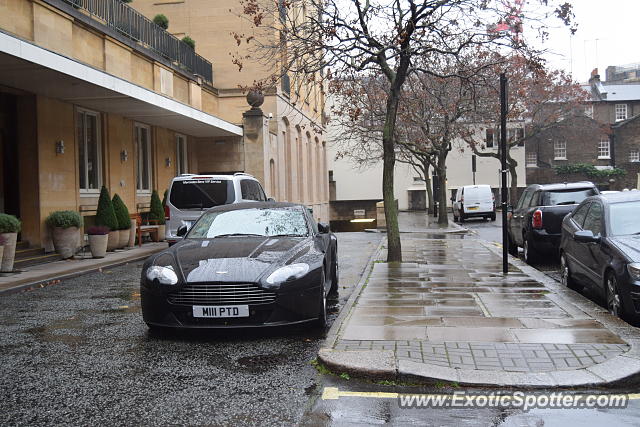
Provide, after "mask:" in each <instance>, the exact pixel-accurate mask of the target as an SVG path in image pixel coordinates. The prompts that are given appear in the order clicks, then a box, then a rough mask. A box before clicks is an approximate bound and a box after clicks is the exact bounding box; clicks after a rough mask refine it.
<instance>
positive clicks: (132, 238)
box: [127, 219, 137, 248]
mask: <svg viewBox="0 0 640 427" xmlns="http://www.w3.org/2000/svg"><path fill="white" fill-rule="evenodd" d="M136 225H137V223H136V220H135V219H132V220H131V228H130V229H129V242H128V244H127V247H129V248H132V247H134V246H135V245H136Z"/></svg>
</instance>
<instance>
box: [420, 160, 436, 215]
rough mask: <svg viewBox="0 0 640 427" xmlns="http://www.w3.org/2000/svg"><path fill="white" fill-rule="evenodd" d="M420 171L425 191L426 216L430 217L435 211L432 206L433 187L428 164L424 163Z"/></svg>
mask: <svg viewBox="0 0 640 427" xmlns="http://www.w3.org/2000/svg"><path fill="white" fill-rule="evenodd" d="M422 170H423V171H424V185H425V187H426V190H427V214H429V215H432V214H433V213H434V211H435V210H434V206H433V186H432V185H431V178H430V177H429V163H427V162H425V164H424V167H423V168H422Z"/></svg>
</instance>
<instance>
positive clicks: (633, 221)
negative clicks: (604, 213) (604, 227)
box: [609, 201, 640, 236]
mask: <svg viewBox="0 0 640 427" xmlns="http://www.w3.org/2000/svg"><path fill="white" fill-rule="evenodd" d="M638 212H640V201H634V202H622V203H613V204H611V205H609V218H611V220H610V222H611V235H612V236H623V235H625V234H639V233H640V221H638Z"/></svg>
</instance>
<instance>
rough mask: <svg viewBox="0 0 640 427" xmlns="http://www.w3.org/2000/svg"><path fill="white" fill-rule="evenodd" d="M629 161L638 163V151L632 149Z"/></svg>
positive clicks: (639, 155)
mask: <svg viewBox="0 0 640 427" xmlns="http://www.w3.org/2000/svg"><path fill="white" fill-rule="evenodd" d="M629 161H630V162H633V163H636V162H640V150H638V149H637V148H632V149H631V150H630V151H629Z"/></svg>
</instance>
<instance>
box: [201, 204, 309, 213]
mask: <svg viewBox="0 0 640 427" xmlns="http://www.w3.org/2000/svg"><path fill="white" fill-rule="evenodd" d="M293 207H298V208H301V209H306V208H305V206H304V205H301V204H299V203H289V202H242V203H233V204H229V205H220V206H214V207H212V208H209V209H207V212H224V211H237V210H242V209H269V208H271V209H277V208H293Z"/></svg>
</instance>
